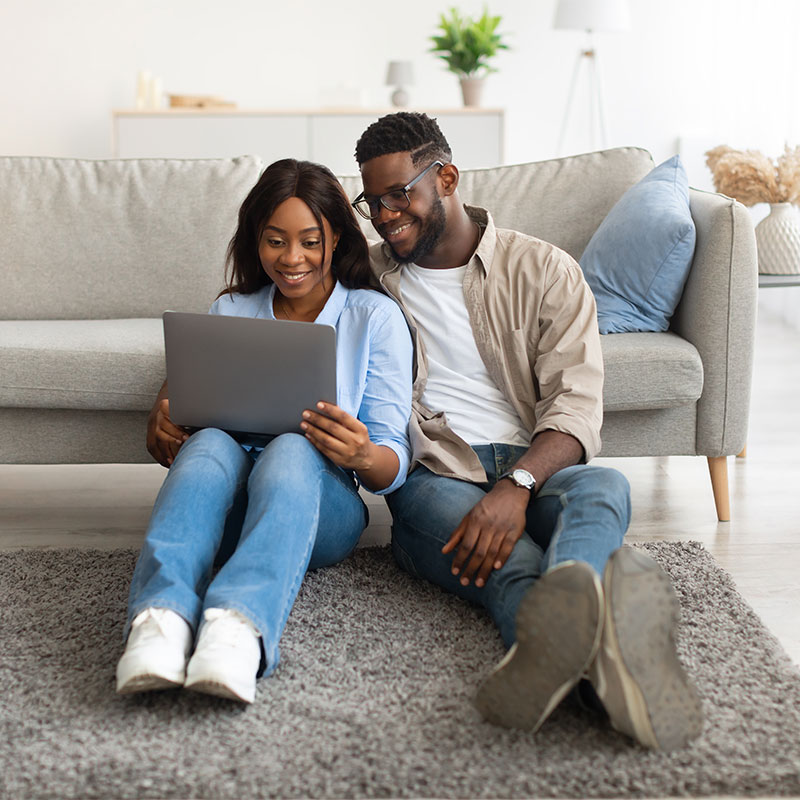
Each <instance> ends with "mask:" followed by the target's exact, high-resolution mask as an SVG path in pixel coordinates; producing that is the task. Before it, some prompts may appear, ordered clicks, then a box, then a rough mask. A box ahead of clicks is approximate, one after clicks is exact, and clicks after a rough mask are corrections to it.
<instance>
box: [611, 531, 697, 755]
mask: <svg viewBox="0 0 800 800" xmlns="http://www.w3.org/2000/svg"><path fill="white" fill-rule="evenodd" d="M604 588H605V592H606V597H607V602H606V614H605V623H604V624H605V628H606V636H605V638H604V642H603V647H604V653H603V654H601V657H600V658H598V668H599V670H600V671H601V672H604V671H605V672H607V673H609V672H610V671H611V670H610V669H608V667H605V668H604V667H603V662H604V661H607V660H609V658H610V661H611V663H612V664H613V665H614V666H615V667H616V670H615V672H616V674H615V675H614V679H616V688H617V691H618V695H617V697H616V698H615V700H616V702H612V700H611V698H609V701H608V702H606V701H605V700H604V705H605V706H606V710H607V711H608V712H609V715H610V717H611V723H612V725H613V726H614V727H615V728H616V729H617V730H620V731H621V732H622V733H626V734H628V735H629V736H632V737H633V738H635V739H637V740H638V741H639V742H640V743H641V744H643V745H645V746H646V747H651V748H655V749H660V750H674V749H676V748H680V747H683V746H685V745H686V744H687V743H688V742H689V741H691V740H692V739H695V738H696V737H697V736H699V735H700V733H701V732H702V729H703V712H702V706H701V703H700V698H699V697H698V695H697V692H696V691H695V689H694V686H693V685H692V683H691V681H690V680H689V676H688V675H687V673H686V671H685V670H684V668H683V665H682V664H681V662H680V661H679V659H678V655H677V650H676V647H675V633H676V631H677V629H678V624H679V621H680V604H679V602H678V598H677V596H676V594H675V590H674V589H673V587H672V582H671V581H670V579H669V577H668V576H667V574H666V573H665V572H664V571H663V570H662V569H661V567H659V566H658V564H656V562H655V561H653V560H652V559H651V558H650V557H649V556H647V555H646V554H644V553H641V552H639V551H637V550H634V549H633V548H629V547H625V548H622V549H620V550H618V551H617V552H616V553H615V554H614V555H613V556H612V557H611V559H610V560H609V566H608V568H607V569H606V574H605V576H604ZM607 678H609V679H611V676H610V675H608V674H607ZM601 699H602V698H601ZM615 706H616V708H615Z"/></svg>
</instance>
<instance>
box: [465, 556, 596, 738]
mask: <svg viewBox="0 0 800 800" xmlns="http://www.w3.org/2000/svg"><path fill="white" fill-rule="evenodd" d="M602 603H603V595H602V586H601V583H600V580H599V578H598V577H597V575H596V574H595V572H594V570H593V569H592V568H591V567H590V566H588V565H587V564H583V563H581V562H570V563H568V564H563V565H559V566H558V567H555V568H554V569H552V570H550V571H549V572H547V573H546V574H545V575H543V576H542V577H541V578H540V579H539V580H538V581H537V582H536V583H535V584H534V585H533V587H532V588H531V589H530V590H529V591H528V593H527V594H526V595H525V597H523V599H522V601H521V603H520V606H519V609H518V611H517V619H516V624H517V641H516V643H515V644H514V645H513V646H512V648H511V649H510V650H509V651H508V653H507V655H506V657H505V658H504V659H503V660H502V661H501V662H500V663H499V664H498V665H497V667H495V669H494V670H493V671H492V672H491V673H490V674H489V676H488V677H487V678H486V680H485V681H484V683H483V684H482V685H481V687H480V688H479V689H478V693H477V696H476V698H475V705H476V706H477V708H478V711H480V713H481V715H482V716H483V718H484V719H485V720H487V721H488V722H491V723H493V724H495V725H500V726H503V727H506V728H519V729H522V730H527V731H533V732H535V731H537V730H538V729H539V728H540V727H541V725H542V723H544V721H545V720H546V719H547V718H548V717H549V716H550V714H551V713H552V711H553V710H554V709H555V707H556V706H557V705H558V704H559V703H560V702H561V700H562V699H563V698H564V696H565V695H566V694H567V693H568V692H569V691H570V689H572V688H573V686H575V685H576V684H577V683H578V681H579V680H580V678H581V676H582V675H583V673H584V671H585V670H586V669H587V667H588V666H589V664H590V663H591V662H592V660H593V659H594V656H595V653H596V652H597V649H598V647H599V646H600V637H601V634H602V612H601V608H602Z"/></svg>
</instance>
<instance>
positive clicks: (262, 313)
mask: <svg viewBox="0 0 800 800" xmlns="http://www.w3.org/2000/svg"><path fill="white" fill-rule="evenodd" d="M274 294H275V285H274V284H270V285H269V286H265V287H264V288H263V289H259V290H258V291H257V292H254V293H253V294H232V295H231V294H225V295H222V297H219V298H217V299H216V300H215V301H214V303H213V304H212V306H211V308H210V310H209V313H211V314H222V315H224V316H229V317H255V318H257V319H275V315H274V313H273V310H272V298H273V296H274ZM315 322H318V323H322V324H325V325H333V326H334V328H336V384H337V387H336V388H337V398H336V402H337V405H338V406H339V408H341V409H343V410H344V411H346V412H347V413H348V414H351V415H352V416H354V417H357V418H358V419H360V420H361V422H363V423H364V424H365V425H366V426H367V431H368V432H369V438H370V440H371V441H372V442H374V443H375V444H377V445H382V446H384V447H389V448H391V449H392V450H393V451H394V452H395V453H396V454H397V458H398V460H399V462H400V467H399V469H398V471H397V475H396V476H395V479H394V480H393V481H392V483H391V484H390V485H389V486H387V487H386V488H385V489H381V490H379V491H377V492H375V494H387V493H388V492H393V491H394V490H395V489H398V488H399V487H400V486H402V485H403V483H404V482H405V479H406V473H407V472H408V466H409V463H410V460H411V448H410V446H409V443H408V420H409V417H410V416H411V368H412V367H411V363H412V361H411V359H412V346H411V336H410V334H409V332H408V326H407V325H406V321H405V318H404V317H403V314H402V312H401V311H400V309H399V308H398V306H397V305H396V304H395V302H394V301H393V300H391V299H389V298H388V297H386V296H385V295H382V294H380V293H379V292H375V291H372V290H370V289H346V288H345V287H344V286H342V285H341V284H340V283H338V282H337V283H336V285H335V286H334V289H333V292H332V293H331V296H330V297H329V298H328V302H327V303H325V307H324V308H323V309H322V311H321V312H320V313H319V316H318V317H317V319H316V320H315Z"/></svg>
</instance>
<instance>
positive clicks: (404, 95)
mask: <svg viewBox="0 0 800 800" xmlns="http://www.w3.org/2000/svg"><path fill="white" fill-rule="evenodd" d="M386 85H387V86H396V87H397V88H396V89H395V90H394V91H393V92H392V105H393V106H398V107H402V106H407V105H408V100H409V97H408V92H407V91H406V90H405V87H406V86H413V85H414V67H413V65H412V64H411V62H410V61H390V62H389V67H388V68H387V70H386Z"/></svg>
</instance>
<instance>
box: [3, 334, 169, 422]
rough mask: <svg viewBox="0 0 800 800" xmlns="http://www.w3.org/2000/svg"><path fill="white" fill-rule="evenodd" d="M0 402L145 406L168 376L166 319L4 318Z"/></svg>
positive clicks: (122, 407) (33, 405)
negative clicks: (165, 358) (165, 355)
mask: <svg viewBox="0 0 800 800" xmlns="http://www.w3.org/2000/svg"><path fill="white" fill-rule="evenodd" d="M0 342H2V347H0V407H12V408H14V407H16V408H25V407H29V408H81V409H100V410H109V409H112V410H123V411H147V410H149V409H150V408H151V407H152V405H153V400H154V399H155V396H156V394H157V393H158V390H159V388H160V387H161V384H162V382H163V380H164V376H165V375H166V367H165V363H164V334H163V327H162V322H161V320H160V319H115V320H80V321H78V320H56V321H49V320H45V321H39V320H25V321H20V322H17V321H14V322H9V321H0Z"/></svg>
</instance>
